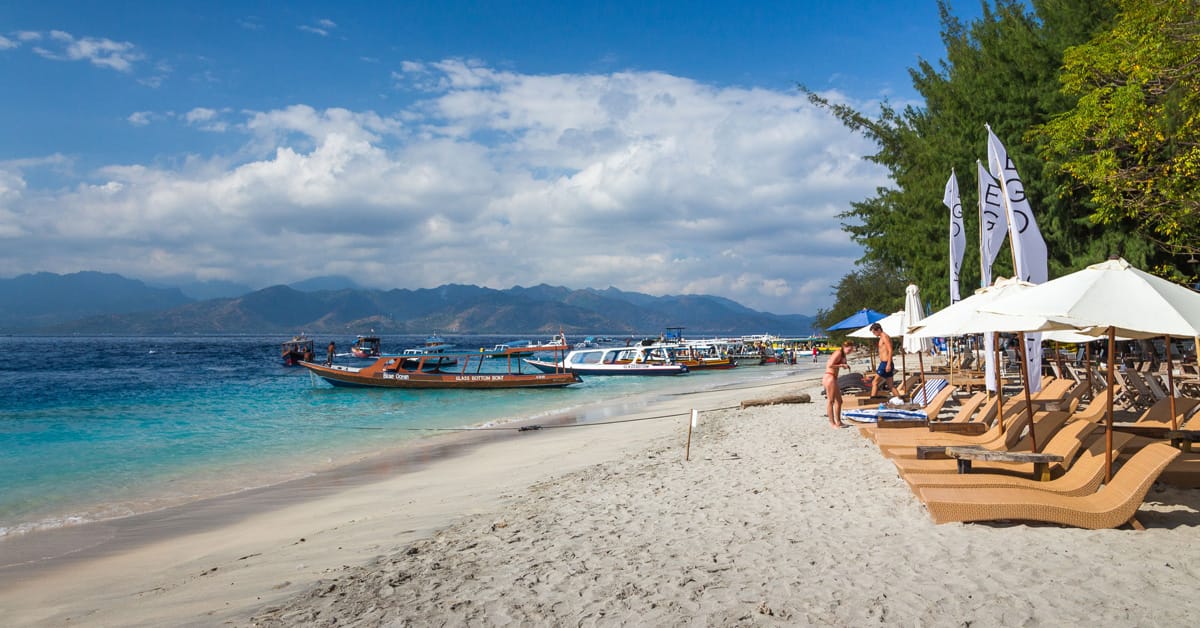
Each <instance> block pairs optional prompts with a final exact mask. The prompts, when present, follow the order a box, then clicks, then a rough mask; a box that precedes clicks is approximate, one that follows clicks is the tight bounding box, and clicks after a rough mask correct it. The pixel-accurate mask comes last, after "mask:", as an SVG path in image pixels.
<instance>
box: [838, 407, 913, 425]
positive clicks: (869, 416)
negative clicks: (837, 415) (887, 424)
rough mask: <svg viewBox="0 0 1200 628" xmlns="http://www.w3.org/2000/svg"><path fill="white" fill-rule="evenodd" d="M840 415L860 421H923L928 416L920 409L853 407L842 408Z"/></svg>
mask: <svg viewBox="0 0 1200 628" xmlns="http://www.w3.org/2000/svg"><path fill="white" fill-rule="evenodd" d="M842 416H844V417H846V418H848V419H854V420H855V421H859V422H861V423H878V422H880V421H888V420H907V421H911V420H913V419H918V420H921V421H924V420H926V419H928V418H929V417H928V416H926V415H925V412H924V411H921V410H901V409H899V408H884V409H882V410H881V409H879V408H855V409H853V410H842Z"/></svg>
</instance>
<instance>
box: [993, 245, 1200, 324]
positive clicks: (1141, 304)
mask: <svg viewBox="0 0 1200 628" xmlns="http://www.w3.org/2000/svg"><path fill="white" fill-rule="evenodd" d="M981 309H983V310H985V311H987V312H990V313H997V314H1003V315H1015V316H1022V317H1024V316H1029V317H1034V318H1037V317H1045V318H1049V319H1054V320H1057V321H1063V322H1069V323H1071V324H1072V325H1073V326H1075V327H1077V328H1080V329H1083V330H1084V331H1083V333H1085V334H1087V335H1091V336H1105V335H1108V332H1109V330H1110V329H1111V330H1112V331H1114V332H1115V333H1116V335H1118V336H1124V337H1126V338H1154V337H1157V336H1182V337H1189V336H1197V335H1200V293H1196V292H1193V291H1192V290H1189V289H1187V288H1185V287H1183V286H1181V285H1179V284H1177V283H1172V282H1170V281H1167V280H1166V279H1162V278H1160V277H1155V276H1154V275H1151V274H1149V273H1146V272H1143V271H1141V270H1138V269H1137V268H1134V267H1133V266H1131V265H1130V264H1129V262H1127V261H1125V260H1123V259H1113V260H1108V261H1106V262H1102V263H1099V264H1092V265H1091V266H1088V267H1087V268H1085V269H1083V270H1080V271H1077V272H1074V273H1071V274H1069V275H1065V276H1063V277H1059V278H1058V279H1055V280H1053V281H1048V282H1046V283H1044V284H1041V285H1039V286H1035V287H1033V288H1031V289H1029V290H1025V291H1022V292H1021V293H1019V294H1013V295H1006V296H1005V298H1004V299H1003V300H1000V299H996V300H994V301H991V302H989V303H987V304H986V305H985V306H983V307H981ZM1086 328H1090V329H1086Z"/></svg>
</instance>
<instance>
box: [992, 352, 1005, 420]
mask: <svg viewBox="0 0 1200 628" xmlns="http://www.w3.org/2000/svg"><path fill="white" fill-rule="evenodd" d="M992 356H993V357H994V359H995V365H996V369H995V371H996V422H997V423H999V424H1000V433H1001V434H1003V433H1004V377H1003V376H1001V375H1000V334H999V333H998V332H992Z"/></svg>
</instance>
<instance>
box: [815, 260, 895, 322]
mask: <svg viewBox="0 0 1200 628" xmlns="http://www.w3.org/2000/svg"><path fill="white" fill-rule="evenodd" d="M906 285H907V282H906V281H905V280H904V278H902V277H901V276H900V275H897V274H896V273H895V272H894V271H892V269H890V268H887V267H885V266H884V265H883V264H880V263H879V262H870V261H869V262H866V263H864V264H860V265H859V267H858V269H857V270H855V271H853V272H851V273H850V274H848V275H846V276H845V277H842V279H841V280H840V281H838V284H837V286H836V293H837V302H836V303H835V304H834V306H833V307H832V308H830V309H828V310H820V311H818V312H817V315H816V317H815V318H814V319H813V328H815V329H827V328H828V327H829V326H830V325H833V324H834V323H837V322H838V321H841V320H842V319H844V318H846V317H848V316H850V315H852V314H854V313H855V312H857V311H859V310H861V309H862V308H864V307H869V308H871V309H873V310H876V311H878V312H883V313H884V314H891V313H892V312H898V311H900V310H902V309H904V288H905V286H906Z"/></svg>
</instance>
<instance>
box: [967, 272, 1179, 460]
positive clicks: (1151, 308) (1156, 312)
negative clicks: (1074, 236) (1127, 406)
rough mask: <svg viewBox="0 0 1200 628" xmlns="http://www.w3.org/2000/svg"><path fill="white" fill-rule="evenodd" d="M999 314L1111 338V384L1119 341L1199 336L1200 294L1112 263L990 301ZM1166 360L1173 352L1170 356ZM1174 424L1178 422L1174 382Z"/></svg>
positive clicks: (1109, 436) (1109, 432)
mask: <svg viewBox="0 0 1200 628" xmlns="http://www.w3.org/2000/svg"><path fill="white" fill-rule="evenodd" d="M986 307H987V310H988V311H991V312H995V313H997V314H1000V315H1015V316H1033V317H1039V316H1044V317H1050V318H1053V319H1055V320H1059V321H1069V322H1071V323H1072V324H1073V325H1075V327H1077V328H1079V329H1081V330H1082V331H1083V332H1084V333H1085V334H1088V335H1093V336H1105V335H1106V336H1108V373H1109V375H1108V377H1109V382H1108V384H1109V386H1110V387H1111V386H1112V377H1113V376H1112V373H1113V369H1114V368H1115V365H1114V362H1113V359H1114V356H1113V354H1114V353H1115V350H1114V349H1115V346H1114V345H1115V343H1116V337H1117V336H1118V335H1120V336H1125V337H1128V338H1153V337H1156V336H1166V337H1167V346H1168V351H1169V350H1170V349H1169V347H1170V344H1171V343H1170V337H1171V336H1184V337H1186V336H1197V335H1200V293H1196V292H1193V291H1191V290H1189V289H1187V288H1185V287H1183V286H1181V285H1179V284H1176V283H1172V282H1170V281H1167V280H1165V279H1162V278H1159V277H1155V276H1154V275H1151V274H1149V273H1146V272H1143V271H1141V270H1138V269H1137V268H1134V267H1133V266H1131V265H1130V264H1129V262H1127V261H1125V260H1123V259H1111V260H1108V261H1106V262H1101V263H1099V264H1092V265H1091V266H1088V267H1087V268H1085V269H1083V270H1080V271H1077V272H1074V273H1071V274H1069V275H1065V276H1063V277H1059V278H1058V279H1055V280H1053V281H1048V282H1046V283H1044V284H1041V285H1039V286H1035V287H1033V288H1029V289H1028V290H1024V291H1022V292H1020V293H1019V294H1013V295H1012V296H1010V297H1006V298H1004V299H996V300H995V301H993V302H991V303H989V304H988V305H987V306H986ZM1167 359H1168V361H1169V360H1170V353H1168V354H1167ZM1170 371H1171V369H1170V368H1169V365H1168V369H1167V372H1168V379H1169V382H1170V384H1169V385H1170V388H1171V399H1172V402H1171V426H1172V428H1174V427H1176V423H1175V403H1174V398H1175V395H1174V381H1173V379H1171V375H1170ZM1112 407H1113V406H1112V395H1109V404H1108V426H1107V428H1106V430H1105V431H1106V434H1107V439H1108V442H1107V447H1106V449H1107V450H1108V452H1109V453H1108V456H1107V473H1108V476H1107V477H1108V478H1110V479H1111V477H1112V454H1111V446H1112V422H1113V411H1112Z"/></svg>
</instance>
